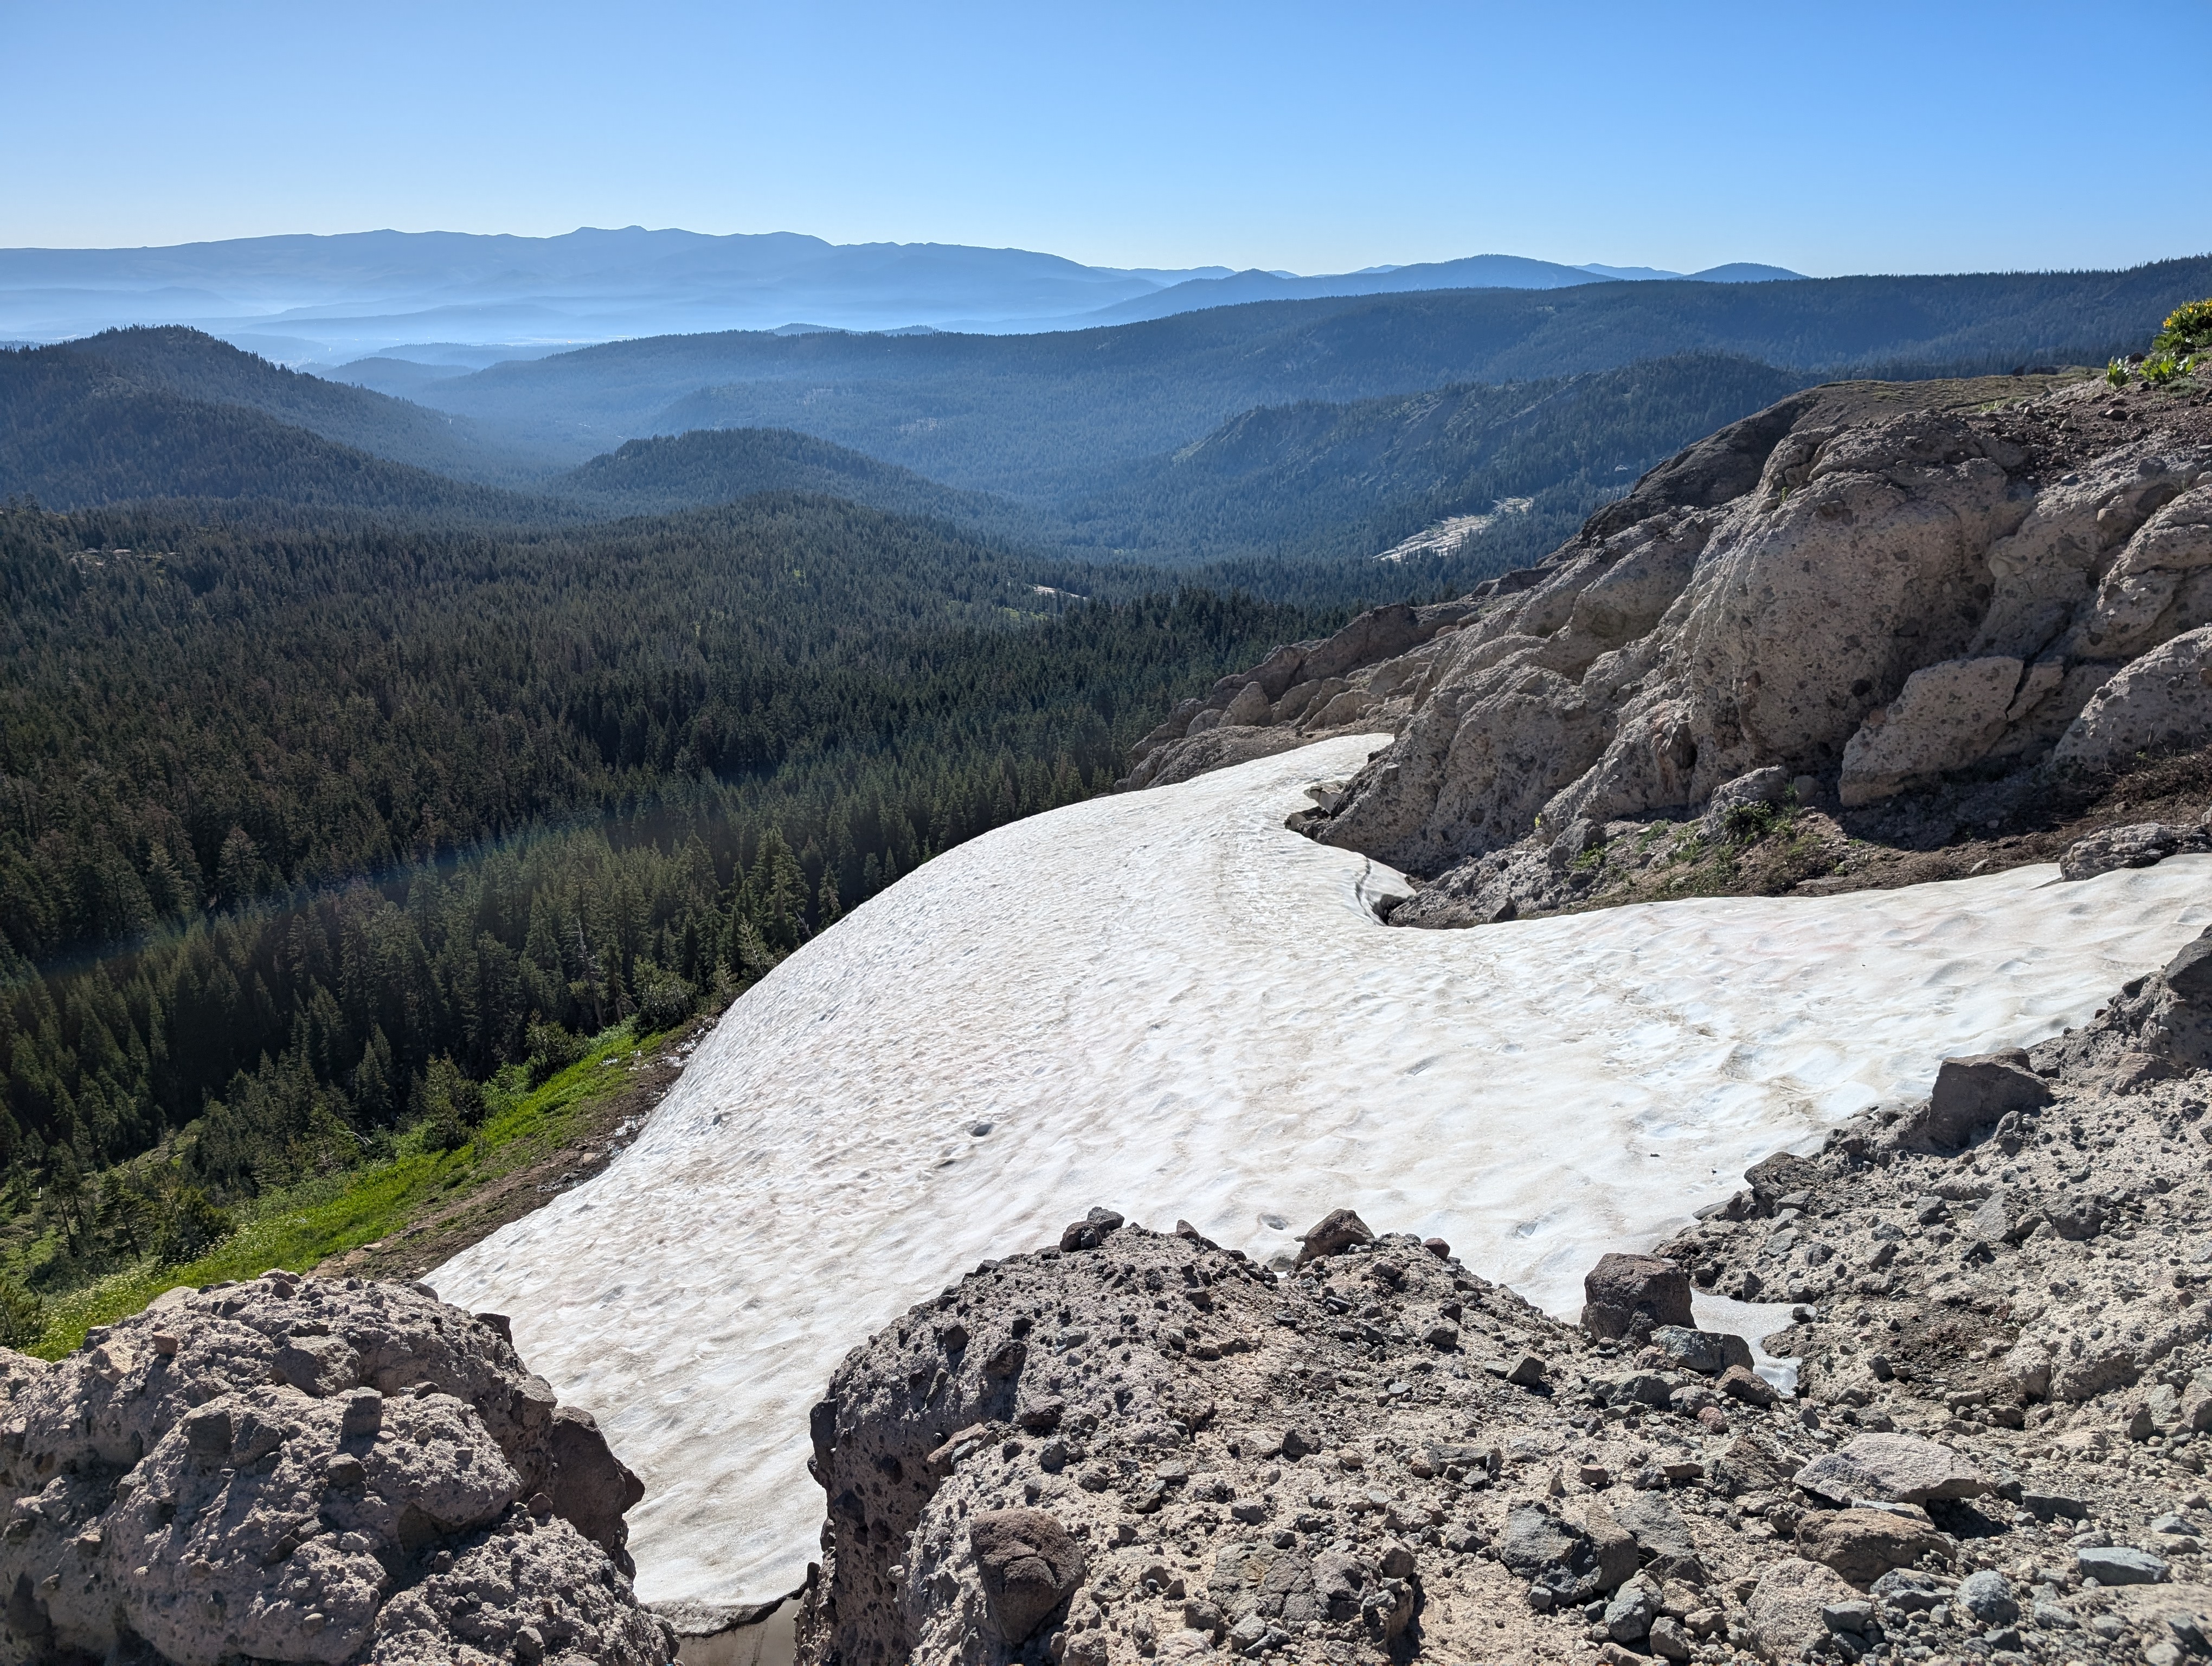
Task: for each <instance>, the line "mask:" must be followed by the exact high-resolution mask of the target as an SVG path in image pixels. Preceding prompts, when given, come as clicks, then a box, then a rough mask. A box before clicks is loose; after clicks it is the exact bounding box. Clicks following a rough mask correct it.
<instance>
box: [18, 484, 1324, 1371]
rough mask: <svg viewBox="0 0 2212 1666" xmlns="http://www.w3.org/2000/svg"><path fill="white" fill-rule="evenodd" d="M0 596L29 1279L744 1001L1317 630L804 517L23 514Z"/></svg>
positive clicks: (801, 503)
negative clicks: (589, 1043)
mask: <svg viewBox="0 0 2212 1666" xmlns="http://www.w3.org/2000/svg"><path fill="white" fill-rule="evenodd" d="M0 598H4V600H5V619H4V623H0V633H4V635H0V963H4V964H0V1067H3V1068H4V1072H5V1075H4V1091H5V1103H4V1115H0V1164H4V1165H5V1171H6V1173H7V1174H8V1175H9V1176H10V1177H11V1180H10V1185H11V1186H12V1188H13V1189H12V1190H11V1191H9V1193H8V1197H9V1200H10V1201H9V1208H10V1209H12V1210H19V1211H20V1210H25V1209H28V1210H31V1211H32V1217H31V1218H33V1219H36V1220H42V1221H46V1222H47V1223H48V1225H49V1227H50V1228H51V1230H50V1231H46V1235H45V1236H44V1237H38V1238H37V1239H36V1240H35V1243H36V1245H37V1246H39V1247H38V1248H37V1250H36V1257H37V1258H36V1259H35V1262H34V1264H33V1266H31V1267H30V1268H27V1271H29V1272H31V1273H32V1274H33V1276H34V1277H35V1278H36V1279H37V1280H39V1281H40V1282H41V1283H42V1284H43V1285H44V1286H46V1287H49V1288H60V1287H64V1286H68V1285H69V1284H70V1282H71V1281H73V1280H79V1279H82V1278H83V1277H87V1276H90V1274H93V1273H94V1272H97V1271H98V1270H100V1268H101V1267H102V1266H104V1265H106V1261H104V1260H103V1257H108V1258H112V1257H114V1256H124V1257H125V1259H129V1258H131V1257H132V1256H137V1255H141V1254H143V1253H145V1248H144V1246H146V1245H148V1244H151V1243H159V1242H167V1241H170V1240H169V1239H165V1238H164V1237H163V1234H164V1233H167V1234H169V1235H170V1238H173V1239H174V1240H175V1241H176V1242H178V1243H185V1241H186V1240H189V1239H191V1237H192V1235H191V1232H190V1231H186V1230H185V1228H186V1227H188V1226H189V1225H190V1222H189V1220H188V1219H186V1218H187V1217H188V1216H191V1214H192V1212H193V1211H195V1210H204V1209H207V1208H210V1207H219V1206H222V1204H223V1203H224V1202H225V1201H226V1200H234V1199H237V1198H241V1197H246V1196H250V1195H254V1194H255V1193H256V1192H257V1191H258V1190H260V1189H264V1188H267V1187H270V1186H281V1185H285V1184H289V1183H292V1182H294V1181H295V1180H297V1179H299V1178H301V1177H303V1176H312V1175H313V1174H316V1173H319V1172H324V1171H326V1170H331V1169H332V1168H333V1167H338V1168H343V1166H344V1165H345V1164H349V1163H350V1162H352V1161H354V1160H355V1158H356V1157H357V1156H358V1155H359V1154H360V1153H361V1152H364V1151H368V1150H371V1149H374V1148H376V1147H377V1143H378V1141H380V1140H384V1141H386V1142H388V1140H389V1137H390V1134H391V1132H392V1129H394V1128H396V1127H398V1126H400V1125H402V1124H404V1123H405V1122H410V1121H419V1120H420V1119H421V1118H422V1117H423V1116H432V1115H439V1116H452V1117H459V1118H460V1120H461V1121H462V1122H465V1121H466V1112H467V1107H468V1106H469V1105H471V1104H480V1103H481V1101H480V1099H474V1098H471V1094H472V1093H473V1092H474V1090H473V1089H472V1088H471V1087H470V1086H469V1084H470V1083H471V1082H472V1081H477V1080H481V1079H483V1078H484V1077H486V1076H488V1075H489V1073H491V1072H493V1071H494V1070H495V1069H496V1068H497V1067H500V1066H501V1065H502V1064H503V1063H507V1062H510V1061H517V1060H520V1059H522V1058H524V1057H526V1056H529V1055H538V1056H540V1057H547V1056H551V1055H560V1054H561V1053H562V1049H564V1048H567V1047H570V1046H572V1045H573V1044H574V1043H573V1042H572V1041H571V1040H568V1039H566V1037H572V1036H573V1035H574V1034H575V1033H578V1032H590V1031H596V1030H599V1029H600V1028H601V1027H603V1026H605V1025H609V1024H611V1023H613V1022H615V1021H616V1020H617V1019H618V1018H623V1017H625V1016H628V1015H629V1014H632V1013H636V1012H640V1011H641V1009H642V1010H643V1011H644V1012H646V1013H647V1015H649V1016H650V1017H651V1018H653V1020H654V1021H655V1022H665V1021H666V1020H667V1019H668V1018H671V1017H672V1016H675V1015H680V1014H681V1012H684V1010H685V1009H686V1007H687V1006H689V1004H690V1001H691V1000H693V999H694V998H695V996H696V993H697V992H698V991H700V990H702V989H704V988H708V987H715V986H719V987H720V988H722V989H724V990H728V989H730V988H735V987H742V985H743V984H744V982H748V981H750V979H752V978H754V977H757V976H759V975H760V974H761V973H762V972H763V970H766V969H767V968H768V966H769V965H770V964H773V962H774V961H775V958H778V957H779V956H780V955H781V954H782V953H784V952H788V951H789V950H790V949H791V948H792V947H793V946H794V945H796V944H797V943H798V942H799V941H800V940H802V939H804V938H805V936H806V935H807V934H808V933H811V932H813V931H816V930H818V929H820V928H821V927H823V926H824V925H826V924H828V923H829V921H833V920H835V919H836V917H837V916H838V915H839V914H840V913H841V912H842V910H843V909H848V908H850V907H852V906H853V905H854V904H855V903H858V902H859V901H860V900H862V899H864V898H865V897H867V896H869V895H870V894H872V892H873V891H877V890H878V889H880V888H881V887H882V886H883V885H886V884H889V883H890V881H891V880H892V879H896V877H897V875H899V874H900V873H904V872H906V871H907V870H908V869H909V868H911V867H912V866H914V865H915V863H917V862H920V861H923V860H927V859H928V857H929V856H930V855H932V854H934V853H935V852H937V851H939V850H942V849H944V848H947V847H948V846H950V845H951V844H954V843H957V842H960V841H962V840H964V839H967V838H970V837H973V836H975V834H977V833H980V832H981V831H983V830H987V829H988V828H990V827H994V826H996V825H999V824H1001V823H1003V822H1006V821H1007V820H1010V819H1012V818H1015V817H1018V816H1021V815H1025V814H1029V813H1031V812H1035V811H1036V810H1040V809H1043V808H1046V807H1048V806H1053V805H1056V804H1060V803H1065V802H1067V801H1070V800H1073V799H1076V798H1079V797H1081V796H1083V795H1085V794H1086V793H1091V792H1094V791H1097V790H1098V789H1100V788H1101V787H1104V786H1105V785H1106V784H1108V783H1109V781H1111V779H1112V777H1113V775H1114V774H1115V772H1116V769H1117V766H1118V763H1119V759H1120V757H1121V751H1122V749H1123V748H1124V747H1125V746H1126V745H1127V743H1128V741H1129V740H1130V739H1132V738H1133V736H1134V735H1135V734H1136V733H1139V732H1141V731H1142V730H1143V729H1144V728H1146V727H1149V726H1150V725H1151V724H1152V722H1154V721H1157V716H1158V712H1159V711H1160V710H1161V709H1162V708H1164V707H1165V706H1166V705H1168V704H1169V703H1170V702H1172V701H1173V700H1175V699H1176V698H1178V697H1180V696H1182V695H1184V694H1186V693H1188V692H1191V691H1193V690H1195V689H1198V688H1200V687H1203V686H1204V685H1205V684H1207V683H1208V682H1210V681H1211V680H1212V678H1214V677H1215V676H1217V675H1218V674H1219V673H1220V672H1222V671H1223V670H1225V669H1226V668H1228V667H1230V666H1236V665H1240V664H1243V663H1244V662H1246V661H1248V660H1250V659H1252V658H1253V657H1254V656H1255V654H1262V653H1265V652H1266V651H1267V648H1269V647H1270V646H1271V645H1272V644H1273V643H1274V642H1275V641H1284V640H1290V639H1292V638H1296V637H1297V636H1301V635H1310V634H1311V633H1313V632H1314V631H1316V630H1319V629H1326V628H1328V626H1329V624H1331V623H1333V622H1334V619H1335V618H1337V617H1341V616H1340V613H1328V612H1302V611H1296V610H1291V609H1285V608H1280V607H1270V606H1267V605H1262V604H1260V603H1256V602H1253V601H1250V600H1247V599H1225V598H1221V597H1217V596H1213V595H1210V594H1206V593H1188V594H1185V595H1183V596H1182V597H1181V598H1176V599H1170V598H1156V599H1150V600H1146V601H1141V602H1137V603H1131V604H1127V605H1117V606H1109V605H1092V606H1085V607H1077V608H1073V609H1072V610H1068V611H1060V604H1059V600H1058V599H1057V598H1055V597H1052V596H1047V595H1042V594H1040V593H1038V591H1037V589H1036V585H1035V583H1034V582H1033V581H1032V575H1031V574H1030V571H1029V570H1028V569H1026V568H1025V567H1024V564H1023V562H1021V560H1020V559H1019V558H1018V557H1016V556H1012V555H1010V554H1009V553H1008V552H1007V551H1006V550H1004V549H1003V548H1001V547H1000V546H998V545H994V544H984V543H978V542H975V541H973V540H970V539H967V538H963V537H961V536H960V535H959V534H957V532H953V531H951V529H949V528H947V527H945V526H943V525H942V524H940V523H934V522H931V523H924V522H917V521H913V520H902V519H899V518H896V517H892V516H887V515H884V514H878V513H876V512H873V511H870V510H866V509H863V508H858V507H856V506H854V505H853V504H850V503H848V502H840V501H837V500H834V499H829V498H823V497H818V496H799V495H783V496H756V497H752V498H750V499H748V500H746V501H745V502H743V503H741V504H738V505H735V506H732V507H729V508H722V509H717V510H710V511H702V512H698V513H695V514H687V515H684V516H679V517H673V518H669V519H664V520H635V521H627V522H622V523H617V524H615V525H612V526H603V527H592V528H550V529H539V530H537V531H531V532H503V533H497V534H494V533H489V532H469V531H465V530H454V531H447V532H436V533H431V532H422V531H419V530H417V531H413V532H397V531H392V530H390V529H385V528H378V527H374V526H369V527H362V526H347V525H345V524H343V523H337V522H327V523H324V524H320V525H319V524H317V523H315V522H313V521H311V520H304V519H301V518H300V517H297V516H294V517H289V518H282V517H276V516H273V515H272V516H269V517H264V518H260V519H253V520H247V519H244V518H237V519H234V520H231V521H230V522H228V523H227V524H223V525H208V524H198V523H195V522H192V521H190V520H179V519H177V518H174V517H173V516H171V515H168V514H165V513H163V512H161V511H158V510H148V511H138V512H127V511H109V512H94V513H88V514H70V515H64V514H53V513H50V512H46V511H41V510H39V509H36V508H30V507H26V506H22V505H20V504H19V505H17V506H15V507H12V508H7V509H5V510H0ZM533 1022H535V1024H536V1025H537V1028H536V1029H534V1030H533V1028H532V1025H533ZM549 1037H550V1039H549ZM549 1049H550V1054H549ZM457 1105H458V1106H459V1107H460V1109H459V1110H456V1109H455V1107H456V1106H457ZM196 1119H197V1120H196ZM188 1127H189V1128H190V1130H191V1132H190V1134H189V1135H188V1136H187V1137H185V1138H183V1139H182V1140H178V1139H177V1138H176V1136H177V1135H178V1134H179V1131H180V1130H184V1129H185V1128H188ZM145 1152H158V1153H159V1158H158V1160H157V1161H154V1162H153V1163H152V1165H151V1166H148V1164H143V1163H142V1164H136V1165H134V1166H133V1167H131V1168H130V1169H129V1170H118V1171H117V1172H116V1173H115V1174H113V1175H112V1176H111V1177H110V1178H109V1179H107V1180H106V1181H103V1182H101V1183H100V1187H99V1188H96V1189H94V1193H95V1194H96V1195H93V1194H86V1195H89V1196H91V1197H92V1201H91V1202H89V1203H85V1202H83V1196H81V1195H80V1191H79V1188H80V1184H81V1182H82V1177H84V1176H87V1175H90V1174H93V1173H95V1172H98V1171H100V1170H104V1169H107V1168H109V1167H110V1166H111V1165H112V1164H117V1163H118V1162H121V1161H124V1160H125V1159H130V1158H134V1157H136V1156H137V1155H139V1154H141V1153H145ZM56 1183H58V1187H59V1189H58V1190H50V1191H49V1192H48V1193H47V1194H46V1197H47V1199H48V1201H47V1202H46V1203H38V1202H36V1201H35V1200H36V1197H37V1196H38V1193H37V1190H36V1189H37V1188H38V1187H40V1186H41V1185H48V1186H50V1187H51V1186H53V1185H55V1184H56ZM71 1199H76V1200H77V1202H70V1201H68V1200H71ZM195 1199H197V1201H194V1200H195ZM210 1199H212V1200H213V1202H212V1203H210V1201H209V1200H210ZM78 1203H83V1207H82V1209H78ZM94 1204H97V1205H98V1207H103V1208H104V1207H113V1208H118V1209H123V1210H124V1211H125V1214H124V1215H123V1216H122V1217H118V1219H123V1220H125V1224H126V1225H128V1224H129V1223H131V1222H135V1223H136V1225H131V1226H130V1230H129V1231H127V1232H123V1231H121V1229H119V1228H118V1229H117V1231H106V1229H104V1228H102V1229H99V1230H95V1226H96V1221H94V1217H95V1216H96V1215H97V1213H98V1210H97V1208H94ZM57 1209H58V1210H60V1211H61V1213H53V1211H54V1210H57ZM71 1209H78V1213H76V1214H71V1213H70V1210H71ZM41 1210H44V1211H46V1213H39V1212H40V1211H41ZM87 1211H89V1212H90V1213H87ZM134 1211H135V1212H137V1213H132V1212H134ZM49 1217H51V1219H49ZM88 1222H92V1223H93V1224H90V1225H88V1224H87V1223H88ZM72 1223H74V1224H72ZM180 1223H182V1224H181V1225H180ZM118 1233H119V1234H120V1235H119V1236H118ZM178 1233H182V1234H183V1237H177V1236H176V1235H177V1234H178ZM103 1234H105V1235H103ZM203 1236H204V1235H203ZM25 1253H29V1252H28V1251H26V1252H25ZM180 1253H181V1252H180ZM0 1293H4V1292H0ZM4 1305H5V1304H4V1302H0V1309H4ZM4 1320H5V1314H4V1312H0V1328H4Z"/></svg>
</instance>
